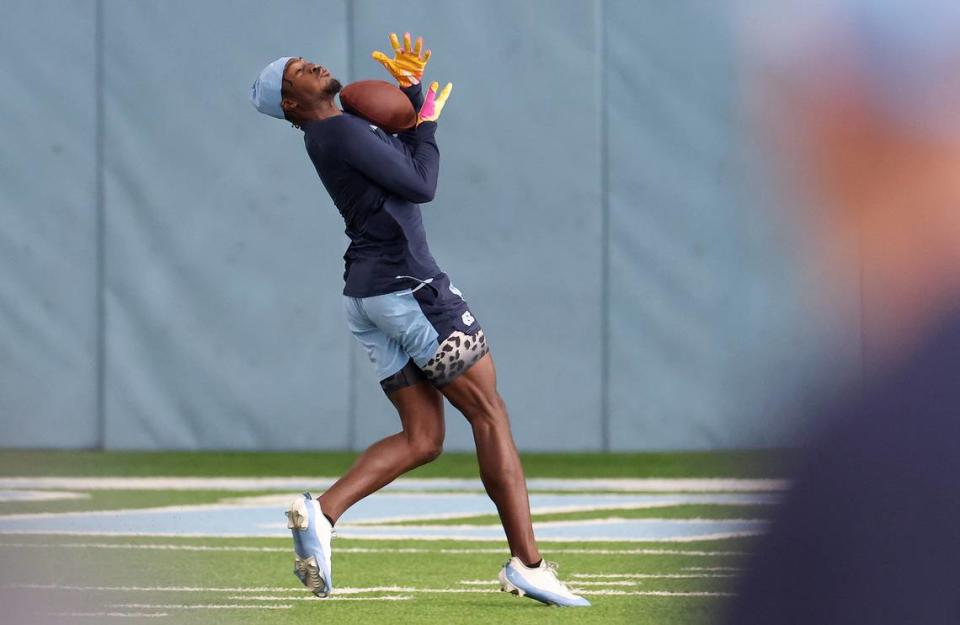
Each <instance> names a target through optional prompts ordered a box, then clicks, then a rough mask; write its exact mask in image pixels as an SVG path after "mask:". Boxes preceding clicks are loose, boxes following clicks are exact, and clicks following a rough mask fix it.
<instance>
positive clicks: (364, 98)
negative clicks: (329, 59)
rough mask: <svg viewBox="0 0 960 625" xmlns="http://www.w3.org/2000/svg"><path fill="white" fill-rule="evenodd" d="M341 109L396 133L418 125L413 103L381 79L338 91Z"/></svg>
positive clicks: (361, 81) (351, 84)
mask: <svg viewBox="0 0 960 625" xmlns="http://www.w3.org/2000/svg"><path fill="white" fill-rule="evenodd" d="M340 104H341V105H342V106H343V110H345V111H347V112H348V113H352V114H354V115H356V116H357V117H362V118H363V119H365V120H367V121H368V122H370V123H371V124H374V125H376V126H379V127H380V128H382V129H383V130H384V132H388V133H391V134H393V133H395V132H400V131H401V130H406V129H407V128H411V127H413V126H414V124H416V123H417V112H416V111H414V110H413V104H411V103H410V99H409V98H407V96H406V94H404V93H403V92H402V91H400V89H399V88H398V87H395V86H393V85H392V84H390V83H388V82H384V81H382V80H360V81H358V82H352V83H350V84H349V85H347V86H346V87H344V88H343V90H342V91H341V92H340Z"/></svg>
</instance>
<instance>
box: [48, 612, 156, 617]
mask: <svg viewBox="0 0 960 625" xmlns="http://www.w3.org/2000/svg"><path fill="white" fill-rule="evenodd" d="M47 616H56V617H70V618H79V617H83V618H88V617H89V618H101V617H105V616H112V617H119V618H156V617H159V616H168V614H167V613H166V612H48V613H47Z"/></svg>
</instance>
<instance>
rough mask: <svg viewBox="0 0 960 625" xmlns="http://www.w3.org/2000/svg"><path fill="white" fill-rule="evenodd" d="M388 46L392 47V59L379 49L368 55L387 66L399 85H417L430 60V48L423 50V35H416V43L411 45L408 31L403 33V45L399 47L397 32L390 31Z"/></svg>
mask: <svg viewBox="0 0 960 625" xmlns="http://www.w3.org/2000/svg"><path fill="white" fill-rule="evenodd" d="M390 46H391V47H393V58H392V59H391V58H390V57H388V56H387V55H386V54H384V53H383V52H380V51H379V50H374V51H373V52H372V53H370V56H372V57H373V60H375V61H378V62H379V63H381V64H382V65H383V66H384V67H385V68H387V71H388V72H390V74H391V75H392V76H393V77H394V78H396V79H397V82H398V83H400V86H401V87H409V86H410V85H419V84H420V81H421V80H422V79H423V70H424V69H425V68H426V67H427V62H428V61H429V60H430V50H427V51H425V52H424V51H423V37H417V41H416V44H415V45H411V43H410V33H403V47H400V40H399V39H397V33H390Z"/></svg>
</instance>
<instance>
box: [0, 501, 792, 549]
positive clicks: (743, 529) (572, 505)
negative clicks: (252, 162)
mask: <svg viewBox="0 0 960 625" xmlns="http://www.w3.org/2000/svg"><path fill="white" fill-rule="evenodd" d="M776 501H777V498H776V497H775V496H773V495H768V494H746V493H715V494H674V495H666V494H662V495H586V494H576V495H537V494H534V495H531V496H530V504H531V508H532V510H533V511H534V512H535V513H536V512H546V511H558V510H571V509H581V510H590V509H602V508H605V507H613V506H640V507H647V506H656V505H676V504H693V503H699V504H770V503H775V502H776ZM495 513H496V509H495V507H494V506H493V503H492V502H491V501H490V500H489V499H488V498H487V496H486V495H481V494H478V493H461V494H434V493H413V494H399V493H378V494H375V495H373V496H371V497H368V498H367V499H364V500H363V501H361V502H359V503H358V504H357V505H356V506H354V507H353V508H351V509H350V510H349V511H347V513H346V514H345V515H344V516H343V518H342V520H341V523H338V524H337V530H338V533H339V535H341V536H343V537H345V538H375V537H383V538H402V537H406V536H409V537H422V538H444V537H450V538H458V539H466V540H471V539H473V540H484V539H492V540H500V539H502V538H503V530H502V529H501V528H500V527H499V526H463V525H452V526H438V525H434V526H384V525H380V524H381V523H384V522H385V521H388V520H395V519H398V518H415V519H420V520H422V523H423V524H424V525H427V524H429V522H430V521H429V519H430V518H433V519H436V518H450V517H454V516H472V515H481V514H495ZM601 514H602V513H601ZM615 514H616V513H615V512H611V513H610V516H615ZM762 527H763V524H762V522H760V521H753V520H718V519H702V520H668V519H630V520H621V521H606V520H600V521H597V520H593V521H576V522H572V521H571V522H562V523H544V524H539V525H538V531H537V534H538V537H540V538H542V539H544V540H599V539H602V537H609V538H611V539H614V540H691V539H694V538H697V537H711V536H716V535H731V534H741V533H756V532H758V531H762ZM10 533H41V534H115V535H164V536H178V535H179V536H250V537H254V536H284V535H286V533H287V529H286V522H285V519H284V516H283V506H278V505H275V504H274V503H259V502H250V503H221V504H204V505H193V506H170V507H163V508H149V509H141V510H113V511H104V512H65V513H43V514H28V515H6V516H0V534H10Z"/></svg>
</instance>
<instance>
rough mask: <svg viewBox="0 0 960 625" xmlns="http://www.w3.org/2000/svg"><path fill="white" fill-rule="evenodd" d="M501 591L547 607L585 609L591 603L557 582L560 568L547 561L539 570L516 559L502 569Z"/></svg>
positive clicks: (513, 558)
mask: <svg viewBox="0 0 960 625" xmlns="http://www.w3.org/2000/svg"><path fill="white" fill-rule="evenodd" d="M500 590H501V592H509V593H513V594H515V595H517V596H519V597H530V598H531V599H536V600H537V601H539V602H541V603H546V604H547V605H557V606H563V607H586V606H589V605H590V602H589V601H587V600H586V599H584V598H583V597H580V596H578V595H575V594H573V593H572V592H570V589H569V588H567V587H566V585H565V584H564V583H563V582H561V581H560V580H559V579H557V565H556V563H554V562H547V561H546V560H544V561H542V562H541V563H540V566H538V567H536V568H530V567H527V566H525V565H524V564H523V562H521V561H520V558H518V557H516V556H514V557H512V558H510V560H509V561H508V562H507V563H506V564H504V565H503V568H502V569H500Z"/></svg>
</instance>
